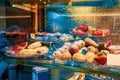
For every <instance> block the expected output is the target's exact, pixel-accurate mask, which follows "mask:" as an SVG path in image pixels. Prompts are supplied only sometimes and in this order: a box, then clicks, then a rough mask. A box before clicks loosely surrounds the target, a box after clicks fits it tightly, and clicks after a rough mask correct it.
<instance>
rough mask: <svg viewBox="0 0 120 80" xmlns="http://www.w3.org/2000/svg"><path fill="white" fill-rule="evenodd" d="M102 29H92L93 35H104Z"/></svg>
mask: <svg viewBox="0 0 120 80" xmlns="http://www.w3.org/2000/svg"><path fill="white" fill-rule="evenodd" d="M102 34H103V33H102V31H101V30H95V31H92V35H93V36H102Z"/></svg>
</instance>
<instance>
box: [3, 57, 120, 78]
mask: <svg viewBox="0 0 120 80" xmlns="http://www.w3.org/2000/svg"><path fill="white" fill-rule="evenodd" d="M3 60H4V61H6V62H8V63H10V64H19V65H32V66H42V67H47V68H51V69H62V70H68V71H72V72H83V73H96V74H104V75H106V76H116V77H118V76H120V68H115V67H113V68H105V69H94V68H87V67H73V66H66V65H64V64H59V63H54V62H53V61H52V60H49V59H46V57H44V58H43V57H42V58H39V57H35V58H30V59H22V58H17V59H15V58H8V57H4V58H3Z"/></svg>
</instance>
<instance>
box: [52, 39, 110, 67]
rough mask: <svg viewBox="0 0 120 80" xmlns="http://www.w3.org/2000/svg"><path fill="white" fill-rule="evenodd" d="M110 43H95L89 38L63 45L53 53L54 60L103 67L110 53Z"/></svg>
mask: <svg viewBox="0 0 120 80" xmlns="http://www.w3.org/2000/svg"><path fill="white" fill-rule="evenodd" d="M111 44H112V43H111V42H110V41H108V42H106V43H105V42H102V43H96V42H95V41H94V40H93V39H91V38H85V39H84V40H78V41H74V42H71V43H70V42H67V43H64V44H63V46H62V47H60V48H58V49H57V50H56V51H54V52H53V57H54V58H55V59H56V60H58V61H59V60H62V61H66V60H74V61H78V62H87V63H90V64H91V63H95V62H96V64H99V65H105V64H106V62H107V54H110V53H111V48H109V47H110V46H111Z"/></svg>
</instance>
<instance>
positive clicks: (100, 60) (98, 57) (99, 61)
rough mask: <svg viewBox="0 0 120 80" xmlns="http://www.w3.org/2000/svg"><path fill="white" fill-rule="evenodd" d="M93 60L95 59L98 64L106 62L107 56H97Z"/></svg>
mask: <svg viewBox="0 0 120 80" xmlns="http://www.w3.org/2000/svg"><path fill="white" fill-rule="evenodd" d="M94 60H95V61H96V62H97V63H98V64H100V65H104V64H106V62H107V57H106V56H97V57H96V58H95V59H94Z"/></svg>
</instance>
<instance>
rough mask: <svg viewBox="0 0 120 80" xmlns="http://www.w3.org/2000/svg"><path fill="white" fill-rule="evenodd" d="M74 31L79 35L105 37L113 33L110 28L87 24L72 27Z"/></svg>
mask: <svg viewBox="0 0 120 80" xmlns="http://www.w3.org/2000/svg"><path fill="white" fill-rule="evenodd" d="M72 33H74V34H76V35H78V36H84V35H89V36H94V37H104V36H109V35H110V34H111V32H110V30H109V29H97V28H93V27H91V26H87V25H85V24H79V25H78V26H77V27H76V28H73V29H72Z"/></svg>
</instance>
